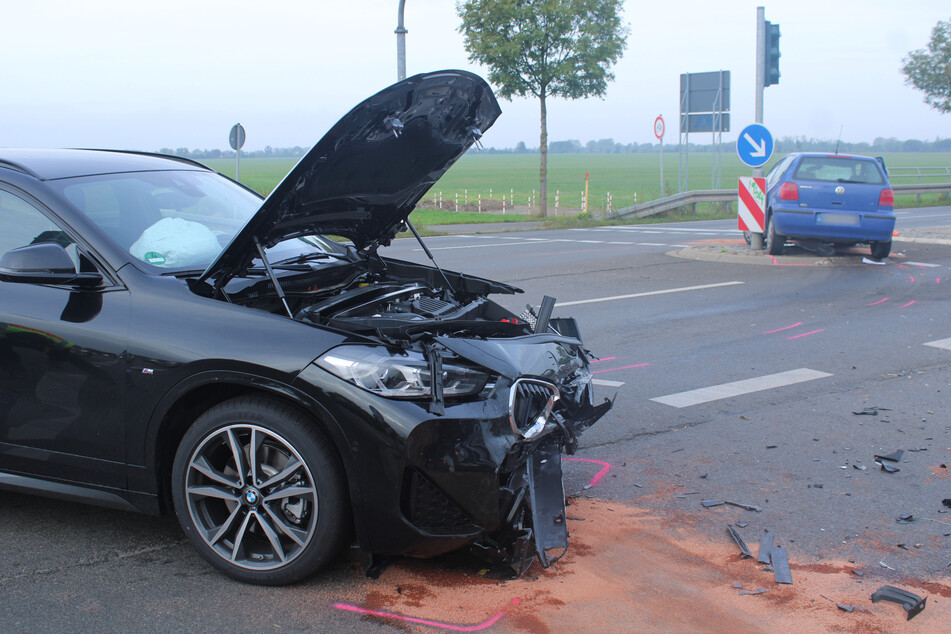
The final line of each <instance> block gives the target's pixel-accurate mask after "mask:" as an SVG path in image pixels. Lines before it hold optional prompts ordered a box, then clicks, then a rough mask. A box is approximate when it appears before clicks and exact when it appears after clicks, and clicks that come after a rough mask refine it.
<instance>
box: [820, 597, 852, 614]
mask: <svg viewBox="0 0 951 634" xmlns="http://www.w3.org/2000/svg"><path fill="white" fill-rule="evenodd" d="M819 596H820V597H822V598H823V599H825V600H826V601H831V602H832V603H835V607H837V608H839V609H840V610H842V611H843V612H851V611H852V610H854V609H855V606H851V605H845V604H844V603H839V602H838V601H836V600H834V599H830V598H829V597H827V596H826V595H824V594H820V595H819Z"/></svg>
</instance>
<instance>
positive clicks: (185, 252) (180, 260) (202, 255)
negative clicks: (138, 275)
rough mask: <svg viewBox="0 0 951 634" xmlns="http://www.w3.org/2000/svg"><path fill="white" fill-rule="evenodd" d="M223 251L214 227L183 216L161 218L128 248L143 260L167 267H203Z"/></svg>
mask: <svg viewBox="0 0 951 634" xmlns="http://www.w3.org/2000/svg"><path fill="white" fill-rule="evenodd" d="M220 251H221V244H219V243H218V239H217V238H216V237H215V234H214V232H212V230H211V229H209V228H208V227H206V226H205V225H203V224H201V223H200V222H191V221H189V220H184V219H182V218H162V219H161V220H159V221H158V222H156V223H155V224H154V225H152V226H151V227H149V228H148V229H146V230H145V231H143V232H142V235H141V236H139V239H138V240H136V241H135V243H134V244H133V245H132V246H131V247H129V252H130V253H131V254H132V255H134V256H135V257H137V258H139V259H140V260H142V261H143V262H147V263H149V264H152V265H154V266H161V267H164V268H180V267H185V266H192V265H196V264H197V265H201V266H203V267H204V266H206V265H207V264H208V263H209V262H211V261H212V260H214V259H215V258H216V257H217V256H218V253H219V252H220Z"/></svg>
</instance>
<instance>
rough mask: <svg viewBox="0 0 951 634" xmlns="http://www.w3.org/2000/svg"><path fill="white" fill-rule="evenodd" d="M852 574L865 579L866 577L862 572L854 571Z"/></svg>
mask: <svg viewBox="0 0 951 634" xmlns="http://www.w3.org/2000/svg"><path fill="white" fill-rule="evenodd" d="M852 574H853V575H855V576H856V577H864V576H865V573H864V572H862V571H861V570H853V571H852Z"/></svg>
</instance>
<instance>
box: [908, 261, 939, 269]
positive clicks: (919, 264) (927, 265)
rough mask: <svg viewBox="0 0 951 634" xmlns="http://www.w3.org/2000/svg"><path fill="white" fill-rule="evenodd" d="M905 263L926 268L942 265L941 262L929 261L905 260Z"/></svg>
mask: <svg viewBox="0 0 951 634" xmlns="http://www.w3.org/2000/svg"><path fill="white" fill-rule="evenodd" d="M905 264H911V265H912V266H923V267H925V268H926V269H934V268H937V267H939V266H941V265H940V264H929V263H928V262H905Z"/></svg>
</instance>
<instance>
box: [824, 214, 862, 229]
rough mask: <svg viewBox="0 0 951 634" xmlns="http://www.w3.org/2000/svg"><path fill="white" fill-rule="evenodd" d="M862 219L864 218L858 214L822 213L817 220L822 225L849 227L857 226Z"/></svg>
mask: <svg viewBox="0 0 951 634" xmlns="http://www.w3.org/2000/svg"><path fill="white" fill-rule="evenodd" d="M861 221H862V219H861V218H860V217H859V215H858V214H837V213H820V214H819V217H818V218H817V219H816V222H818V223H819V224H820V225H845V226H848V227H857V226H859V224H860V223H861Z"/></svg>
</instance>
